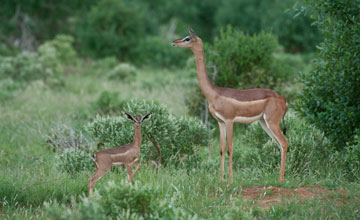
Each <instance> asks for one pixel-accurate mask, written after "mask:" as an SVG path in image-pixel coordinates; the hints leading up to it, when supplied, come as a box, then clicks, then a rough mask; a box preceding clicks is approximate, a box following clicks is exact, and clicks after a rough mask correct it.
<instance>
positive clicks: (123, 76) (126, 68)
mask: <svg viewBox="0 0 360 220" xmlns="http://www.w3.org/2000/svg"><path fill="white" fill-rule="evenodd" d="M136 74H137V69H136V67H134V66H133V65H131V64H128V63H121V64H118V65H117V66H115V67H114V68H113V69H112V70H110V71H109V72H107V73H106V76H107V78H109V79H116V80H124V81H131V80H134V78H135V77H136Z"/></svg>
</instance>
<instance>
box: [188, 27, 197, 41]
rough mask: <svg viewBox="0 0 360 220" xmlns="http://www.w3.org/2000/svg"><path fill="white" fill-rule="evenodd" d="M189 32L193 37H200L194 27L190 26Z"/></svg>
mask: <svg viewBox="0 0 360 220" xmlns="http://www.w3.org/2000/svg"><path fill="white" fill-rule="evenodd" d="M189 34H190V37H191V38H192V39H196V38H198V36H197V34H196V33H195V31H194V30H193V29H192V28H189Z"/></svg>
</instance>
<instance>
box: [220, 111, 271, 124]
mask: <svg viewBox="0 0 360 220" xmlns="http://www.w3.org/2000/svg"><path fill="white" fill-rule="evenodd" d="M263 114H264V113H261V114H259V115H255V116H252V117H244V116H236V117H235V118H234V119H233V121H234V122H237V123H242V124H249V123H252V122H254V121H257V120H259V119H260V118H261V117H263ZM215 115H216V117H218V118H219V119H220V120H222V121H223V122H225V118H224V117H223V116H222V115H221V114H219V113H218V112H215Z"/></svg>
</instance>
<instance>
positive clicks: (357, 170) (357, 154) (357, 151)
mask: <svg viewBox="0 0 360 220" xmlns="http://www.w3.org/2000/svg"><path fill="white" fill-rule="evenodd" d="M340 160H341V162H342V163H343V168H344V173H345V174H346V176H347V177H348V178H349V179H350V180H353V181H359V179H360V131H359V130H358V131H357V134H356V135H355V137H354V143H353V144H348V146H347V147H346V149H345V152H344V153H343V154H342V157H340Z"/></svg>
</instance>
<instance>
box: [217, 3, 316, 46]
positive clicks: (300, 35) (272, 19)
mask: <svg viewBox="0 0 360 220" xmlns="http://www.w3.org/2000/svg"><path fill="white" fill-rule="evenodd" d="M301 3H303V1H298V0H287V1H282V0H275V1H271V2H269V1H263V0H242V1H237V0H226V1H222V4H221V5H220V7H218V10H217V13H216V16H215V19H214V20H215V22H216V27H217V29H220V28H221V27H224V26H225V25H228V24H230V25H232V26H234V27H236V28H238V29H239V30H242V31H244V32H246V33H250V34H254V33H259V32H261V31H263V30H264V31H271V32H272V33H274V34H275V35H276V36H278V37H279V42H280V44H281V45H283V46H284V47H285V48H286V51H290V52H311V51H314V50H315V46H316V44H317V43H318V42H319V41H320V39H321V37H322V36H321V34H320V33H319V31H318V30H317V29H316V28H314V27H313V26H312V25H311V23H312V21H311V19H310V18H309V17H308V16H306V14H305V13H303V8H301V9H297V8H296V7H298V5H301ZM291 8H293V9H291ZM290 9H291V10H290Z"/></svg>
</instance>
